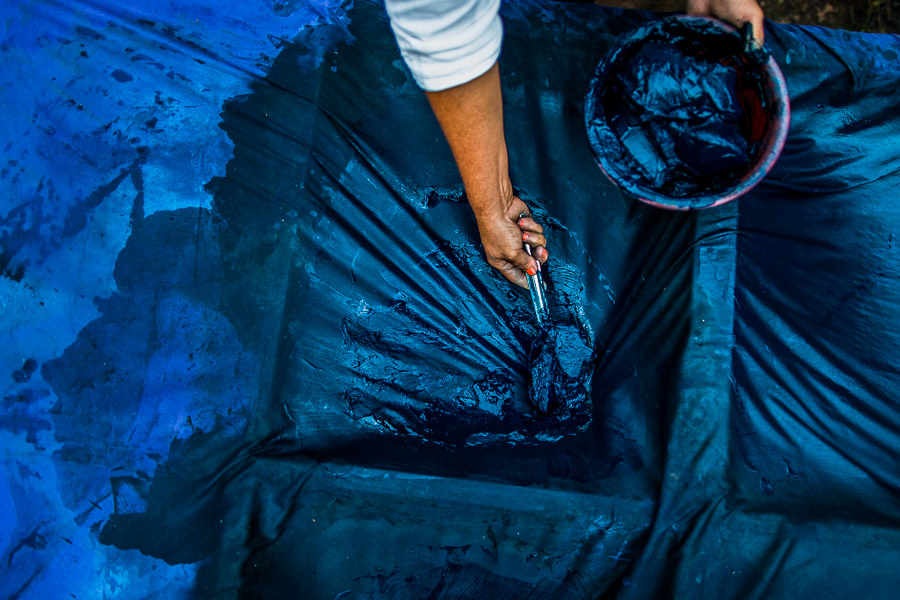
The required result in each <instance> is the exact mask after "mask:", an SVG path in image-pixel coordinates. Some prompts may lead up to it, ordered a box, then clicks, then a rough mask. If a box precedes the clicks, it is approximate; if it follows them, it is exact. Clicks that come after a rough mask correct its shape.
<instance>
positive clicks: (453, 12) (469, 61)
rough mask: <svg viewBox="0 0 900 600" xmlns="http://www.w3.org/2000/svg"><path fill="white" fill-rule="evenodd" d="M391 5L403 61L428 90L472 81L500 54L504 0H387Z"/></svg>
mask: <svg viewBox="0 0 900 600" xmlns="http://www.w3.org/2000/svg"><path fill="white" fill-rule="evenodd" d="M385 5H386V6H387V12H388V16H389V17H390V19H391V28H392V29H393V30H394V35H395V36H396V38H397V45H398V46H399V47H400V53H401V54H402V55H403V60H404V61H405V62H406V65H407V66H408V67H409V70H410V71H411V72H412V74H413V77H414V78H415V80H416V83H418V84H419V86H420V87H421V88H423V89H425V90H427V91H434V92H436V91H440V90H444V89H447V88H451V87H454V86H457V85H461V84H463V83H467V82H469V81H471V80H472V79H475V78H476V77H478V76H479V75H482V74H484V73H485V72H486V71H487V70H488V69H490V68H491V67H492V66H493V64H494V63H495V62H496V61H497V57H498V56H499V55H500V47H501V45H502V42H503V24H502V22H501V20H500V15H499V10H500V0H385Z"/></svg>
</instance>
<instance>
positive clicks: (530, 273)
mask: <svg viewBox="0 0 900 600" xmlns="http://www.w3.org/2000/svg"><path fill="white" fill-rule="evenodd" d="M525 272H526V273H528V274H529V275H531V276H532V277H533V276H534V275H535V274H536V273H537V271H535V270H534V267H528V270H527V271H525Z"/></svg>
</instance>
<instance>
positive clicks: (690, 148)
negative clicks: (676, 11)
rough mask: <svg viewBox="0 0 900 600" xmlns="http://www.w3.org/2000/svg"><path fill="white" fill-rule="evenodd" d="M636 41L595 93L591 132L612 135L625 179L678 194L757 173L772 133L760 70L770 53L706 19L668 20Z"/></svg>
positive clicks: (607, 139) (713, 188) (606, 147)
mask: <svg viewBox="0 0 900 600" xmlns="http://www.w3.org/2000/svg"><path fill="white" fill-rule="evenodd" d="M636 38H642V41H641V42H633V43H631V44H626V46H625V47H623V49H622V50H621V51H620V53H619V54H618V56H617V58H614V59H613V60H612V61H611V63H610V64H611V68H609V71H610V72H609V73H608V74H607V75H606V76H605V77H604V76H599V77H595V79H594V82H593V87H592V89H591V91H590V94H592V95H593V96H594V97H595V98H599V102H596V103H595V104H594V106H595V107H596V109H599V111H600V114H595V115H589V118H592V120H591V121H589V128H591V127H596V128H599V129H602V130H607V131H608V133H610V134H611V135H606V136H598V137H600V139H602V140H603V148H602V149H601V150H600V152H604V153H606V154H607V155H608V156H610V157H611V160H612V162H613V163H615V165H616V166H617V167H618V169H616V170H617V173H616V174H617V175H619V176H621V177H623V178H625V179H626V180H629V181H631V182H632V183H635V184H637V185H638V186H640V187H643V188H649V189H651V190H654V191H656V192H658V193H661V194H663V195H665V196H668V197H673V198H689V197H692V196H699V195H703V194H709V193H715V192H718V191H722V190H724V189H726V188H728V187H730V186H731V185H733V184H734V183H735V182H736V181H737V180H738V179H740V177H741V176H742V175H744V174H745V173H747V172H748V171H749V170H750V168H751V165H752V163H753V161H754V159H755V157H756V155H757V153H758V151H759V148H760V145H761V144H760V143H761V141H762V138H763V136H764V134H765V131H766V122H767V120H766V112H765V100H764V94H763V88H762V84H761V77H760V75H758V74H757V72H758V70H759V68H760V64H761V61H762V60H763V59H764V58H767V57H765V56H764V55H763V53H762V52H760V51H756V52H751V53H750V54H747V53H745V52H743V50H742V48H741V39H740V37H738V36H737V35H735V34H729V33H725V32H721V31H719V30H717V29H715V28H713V27H712V26H711V25H710V24H709V23H707V22H704V21H700V22H696V21H687V22H685V21H678V20H667V21H661V22H657V23H654V24H652V25H650V26H647V27H644V28H642V29H641V30H639V31H638V32H636V33H635V35H634V36H633V38H632V39H636ZM595 133H596V132H595ZM595 146H596V144H595ZM596 150H597V148H596V147H595V151H596Z"/></svg>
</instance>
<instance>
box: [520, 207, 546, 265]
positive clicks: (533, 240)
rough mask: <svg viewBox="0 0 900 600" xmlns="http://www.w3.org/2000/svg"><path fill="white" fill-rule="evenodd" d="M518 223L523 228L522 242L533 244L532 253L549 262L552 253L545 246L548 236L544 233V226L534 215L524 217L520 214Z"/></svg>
mask: <svg viewBox="0 0 900 600" xmlns="http://www.w3.org/2000/svg"><path fill="white" fill-rule="evenodd" d="M516 224H517V225H518V226H519V229H521V230H522V243H524V244H528V245H529V246H531V255H532V256H534V257H535V258H536V259H537V260H538V261H539V262H540V263H542V264H543V263H545V262H547V259H548V258H550V253H549V252H547V248H545V246H546V245H547V238H546V237H544V235H543V234H544V228H543V227H541V225H540V224H539V223H538V222H537V221H535V220H534V219H533V218H532V217H523V216H521V215H519V220H518V221H516Z"/></svg>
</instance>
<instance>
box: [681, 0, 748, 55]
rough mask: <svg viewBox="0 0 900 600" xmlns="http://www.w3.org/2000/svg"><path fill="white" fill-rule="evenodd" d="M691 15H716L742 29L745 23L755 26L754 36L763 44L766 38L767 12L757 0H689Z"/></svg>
mask: <svg viewBox="0 0 900 600" xmlns="http://www.w3.org/2000/svg"><path fill="white" fill-rule="evenodd" d="M687 13H688V14H689V15H704V16H708V17H716V18H717V19H722V20H723V21H727V22H728V23H731V24H732V25H734V26H735V27H737V28H738V29H740V28H741V27H742V26H743V25H744V23H750V24H751V25H752V26H753V38H754V39H755V40H756V41H757V42H758V43H759V45H760V46H761V45H762V44H763V41H764V38H765V32H764V19H765V14H764V13H763V10H762V8H760V6H759V4H758V3H757V1H756V0H688V3H687Z"/></svg>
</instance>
